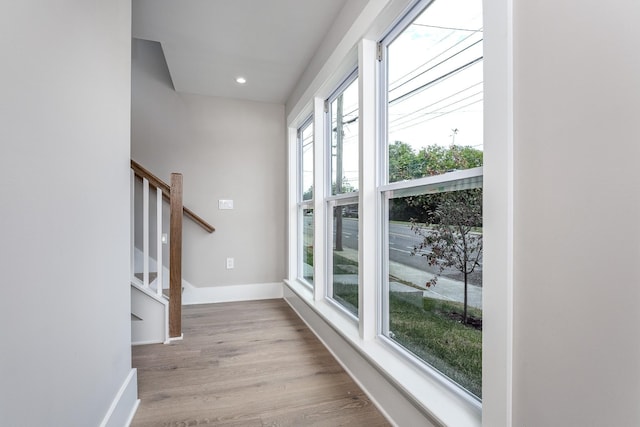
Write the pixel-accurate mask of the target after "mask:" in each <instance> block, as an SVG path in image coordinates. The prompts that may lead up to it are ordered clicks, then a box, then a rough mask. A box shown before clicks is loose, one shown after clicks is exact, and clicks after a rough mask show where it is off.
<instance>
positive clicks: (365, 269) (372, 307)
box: [358, 40, 380, 340]
mask: <svg viewBox="0 0 640 427" xmlns="http://www.w3.org/2000/svg"><path fill="white" fill-rule="evenodd" d="M358 64H359V65H358V72H359V78H358V84H359V86H360V87H359V90H358V97H359V101H360V102H359V104H360V121H359V141H358V143H359V146H360V147H359V152H360V158H359V174H360V177H359V179H360V191H359V193H358V198H359V200H358V205H359V215H358V218H360V230H359V232H358V247H359V248H378V247H379V246H378V244H377V243H378V242H377V240H378V222H377V212H378V203H377V198H376V195H377V192H376V187H377V176H378V175H377V171H376V164H377V161H378V154H377V147H378V144H377V143H376V141H377V139H376V123H377V121H376V75H375V70H376V42H374V41H373V40H361V41H360V45H359V49H358ZM365 212H376V215H365V214H364V213H365ZM379 259H380V258H378V256H377V250H369V251H363V250H360V251H358V265H359V271H358V298H359V303H358V307H359V315H360V319H359V320H360V321H359V328H360V337H361V338H362V339H364V340H371V339H374V338H375V336H376V334H377V332H378V331H377V329H378V328H377V325H378V319H377V318H378V309H377V308H378V304H377V300H378V296H377V294H378V289H377V287H376V286H375V284H376V283H378V270H379V268H378V267H377V266H378V264H379ZM372 285H373V286H372Z"/></svg>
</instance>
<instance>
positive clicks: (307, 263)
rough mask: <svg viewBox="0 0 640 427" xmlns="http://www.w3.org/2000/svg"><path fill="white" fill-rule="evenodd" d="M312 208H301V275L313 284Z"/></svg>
mask: <svg viewBox="0 0 640 427" xmlns="http://www.w3.org/2000/svg"><path fill="white" fill-rule="evenodd" d="M313 228H314V227H313V209H303V210H302V277H303V278H304V279H306V280H307V282H309V283H311V284H313Z"/></svg>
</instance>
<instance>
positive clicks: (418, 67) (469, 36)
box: [389, 32, 482, 91]
mask: <svg viewBox="0 0 640 427" xmlns="http://www.w3.org/2000/svg"><path fill="white" fill-rule="evenodd" d="M453 34H454V33H453V32H452V33H449V34H447V36H446V37H444V38H442V39H441V40H439V41H438V42H437V43H435V44H433V45H432V46H430V49H433V48H434V47H435V46H437V45H439V44H440V43H442V42H443V41H444V40H446V39H448V38H449V37H451V36H452V35H453ZM474 35H476V33H471V34H469V35H468V36H466V37H464V38H463V39H461V40H459V41H458V42H457V43H454V44H453V45H451V46H449V47H448V48H447V49H445V50H443V51H442V52H440V53H439V54H437V55H436V56H434V57H432V58H429V59H428V60H427V61H426V62H423V63H422V64H420V65H418V66H417V67H416V68H414V69H413V70H411V71H409V72H408V73H406V74H404V75H402V76H401V77H398V78H397V79H396V80H394V81H393V82H391V83H389V86H393V85H394V84H395V83H397V82H399V81H400V80H402V79H403V78H405V77H407V76H408V75H410V74H412V73H414V72H415V71H417V70H419V69H420V68H422V67H424V66H425V65H428V64H430V63H431V62H433V61H435V60H436V59H437V58H439V57H441V56H442V55H444V54H445V53H447V52H449V51H450V50H452V49H453V48H455V47H456V46H458V45H460V44H462V43H464V42H465V41H467V40H468V39H469V38H471V37H473V36H474ZM480 41H482V39H480ZM460 52H461V51H459V52H458V53H460ZM455 55H457V53H456V54H454V55H453V56H455ZM453 56H452V57H453ZM403 84H404V83H402V84H400V85H398V86H396V87H394V88H393V89H389V91H391V90H395V89H397V88H399V87H400V86H402V85H403Z"/></svg>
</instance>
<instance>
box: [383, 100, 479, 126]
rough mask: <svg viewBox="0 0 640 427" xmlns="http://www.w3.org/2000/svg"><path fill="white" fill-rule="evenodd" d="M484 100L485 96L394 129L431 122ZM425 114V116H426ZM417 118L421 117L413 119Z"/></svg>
mask: <svg viewBox="0 0 640 427" xmlns="http://www.w3.org/2000/svg"><path fill="white" fill-rule="evenodd" d="M482 101H484V98H482V99H479V100H477V101H473V102H470V103H468V104H465V105H463V106H461V107H458V108H456V109H453V110H451V111H445V112H443V113H441V114H438V115H437V116H433V117H429V118H427V119H424V120H421V121H418V122H416V123H411V124H407V123H409V122H407V123H403V124H402V125H405V126H404V127H401V128H399V129H398V128H397V129H394V130H395V131H396V132H399V131H401V130H405V129H408V128H410V127H413V126H417V125H419V124H423V123H426V122H429V121H431V120H435V119H438V118H440V117H442V116H446V115H447V114H451V113H455V112H456V111H460V110H462V109H464V108H467V107H470V106H472V105H474V104H477V103H479V102H482ZM424 115H426V114H424ZM424 115H423V116H424ZM417 119H419V117H416V118H414V119H413V120H417Z"/></svg>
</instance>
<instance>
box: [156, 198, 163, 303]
mask: <svg viewBox="0 0 640 427" xmlns="http://www.w3.org/2000/svg"><path fill="white" fill-rule="evenodd" d="M156 271H157V273H156V274H157V276H156V293H157V294H158V296H161V295H162V190H161V189H160V188H156Z"/></svg>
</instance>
